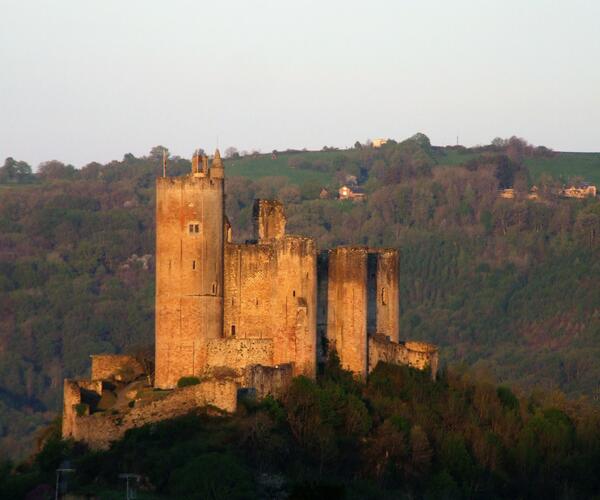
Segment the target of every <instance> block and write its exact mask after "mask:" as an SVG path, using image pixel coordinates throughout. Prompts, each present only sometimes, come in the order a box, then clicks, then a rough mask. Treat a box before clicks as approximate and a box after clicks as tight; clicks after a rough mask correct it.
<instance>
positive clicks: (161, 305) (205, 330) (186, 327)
mask: <svg viewBox="0 0 600 500" xmlns="http://www.w3.org/2000/svg"><path fill="white" fill-rule="evenodd" d="M205 170H206V169H204V168H203V172H202V173H201V172H195V173H192V174H190V175H187V176H183V177H164V178H158V179H157V181H156V308H155V310H156V377H155V383H156V386H157V387H160V388H171V387H175V386H176V384H177V381H178V380H179V379H180V378H181V377H182V376H186V375H197V374H199V373H201V372H202V371H203V369H204V366H205V364H206V344H207V341H208V339H211V338H218V337H221V335H222V332H223V239H224V231H223V227H224V210H223V200H224V197H223V179H222V177H218V176H217V177H212V176H211V175H210V172H208V173H207V172H205Z"/></svg>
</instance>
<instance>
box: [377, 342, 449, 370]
mask: <svg viewBox="0 0 600 500" xmlns="http://www.w3.org/2000/svg"><path fill="white" fill-rule="evenodd" d="M379 361H383V362H384V363H392V364H399V365H408V366H411V367H413V368H417V369H419V370H429V371H430V373H431V377H432V378H433V379H434V380H435V378H436V376H437V371H438V363H439V354H438V348H437V346H434V345H432V344H427V343H425V342H400V343H397V342H392V341H390V340H389V339H388V338H387V337H385V336H382V335H378V336H376V337H369V372H371V371H372V370H373V369H374V368H375V367H376V366H377V363H379Z"/></svg>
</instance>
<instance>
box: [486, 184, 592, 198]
mask: <svg viewBox="0 0 600 500" xmlns="http://www.w3.org/2000/svg"><path fill="white" fill-rule="evenodd" d="M555 195H558V196H560V197H562V198H575V199H580V200H581V199H584V198H594V197H596V195H597V191H596V186H593V185H588V184H585V185H582V186H578V187H576V186H569V187H563V188H561V189H560V190H558V191H555ZM521 197H523V194H522V193H520V192H518V191H517V190H515V189H514V188H506V189H499V190H498V198H503V199H505V200H514V199H516V198H521ZM525 198H527V199H528V200H531V201H542V195H541V193H540V191H539V189H538V187H537V186H533V187H532V188H531V189H530V190H529V192H528V193H527V195H526V196H525Z"/></svg>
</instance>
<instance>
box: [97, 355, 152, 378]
mask: <svg viewBox="0 0 600 500" xmlns="http://www.w3.org/2000/svg"><path fill="white" fill-rule="evenodd" d="M90 357H91V358H92V380H105V379H109V378H115V379H117V380H134V379H135V378H137V377H138V376H139V375H143V374H144V372H145V370H144V367H143V366H142V364H141V363H140V362H139V361H138V360H137V359H136V358H135V357H133V356H127V355H123V354H93V355H92V356H90Z"/></svg>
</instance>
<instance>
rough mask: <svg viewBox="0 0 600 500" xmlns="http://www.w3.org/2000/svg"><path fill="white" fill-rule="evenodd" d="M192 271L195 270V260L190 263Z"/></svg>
mask: <svg viewBox="0 0 600 500" xmlns="http://www.w3.org/2000/svg"><path fill="white" fill-rule="evenodd" d="M192 269H196V261H195V260H193V261H192Z"/></svg>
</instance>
